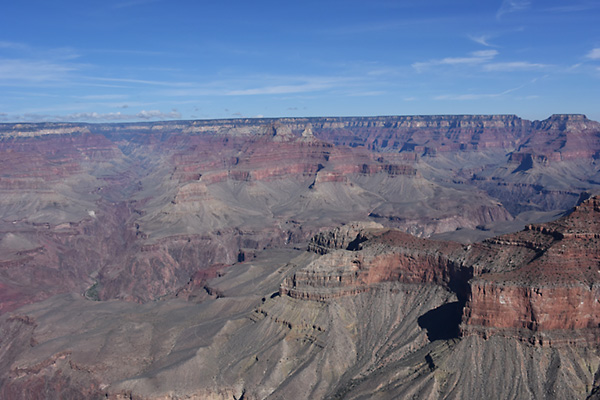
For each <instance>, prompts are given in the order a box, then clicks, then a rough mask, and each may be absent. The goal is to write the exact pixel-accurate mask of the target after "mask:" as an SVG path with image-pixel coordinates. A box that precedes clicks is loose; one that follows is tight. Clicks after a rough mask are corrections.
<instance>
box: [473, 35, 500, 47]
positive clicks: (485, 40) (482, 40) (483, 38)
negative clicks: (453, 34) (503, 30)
mask: <svg viewBox="0 0 600 400" xmlns="http://www.w3.org/2000/svg"><path fill="white" fill-rule="evenodd" d="M468 37H469V39H471V40H472V41H474V42H475V43H479V44H480V45H482V46H486V47H495V45H493V44H491V43H490V42H489V40H490V39H491V36H489V35H479V36H475V35H469V36H468Z"/></svg>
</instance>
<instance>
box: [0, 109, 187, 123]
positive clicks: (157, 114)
mask: <svg viewBox="0 0 600 400" xmlns="http://www.w3.org/2000/svg"><path fill="white" fill-rule="evenodd" d="M1 119H3V120H5V121H9V120H12V121H25V122H111V121H140V120H143V121H150V120H155V121H156V120H167V119H181V113H180V112H179V111H177V110H172V111H171V112H162V111H159V110H148V111H146V110H142V111H140V112H138V113H136V114H123V113H120V112H115V113H98V112H80V113H72V114H66V115H50V114H38V113H26V114H23V115H14V116H11V115H8V114H5V115H3V116H2V118H1Z"/></svg>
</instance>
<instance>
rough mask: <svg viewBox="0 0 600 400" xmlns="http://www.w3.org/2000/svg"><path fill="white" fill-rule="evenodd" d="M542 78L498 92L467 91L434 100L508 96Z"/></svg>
mask: <svg viewBox="0 0 600 400" xmlns="http://www.w3.org/2000/svg"><path fill="white" fill-rule="evenodd" d="M546 77H547V76H543V77H542V78H546ZM539 79H540V78H533V79H531V80H530V81H529V82H526V83H524V84H522V85H519V86H516V87H513V88H510V89H506V90H503V91H502V92H498V93H465V94H443V95H439V96H435V97H434V98H433V99H434V100H458V101H460V100H483V99H493V98H498V97H502V96H506V95H507V94H510V93H513V92H516V91H518V90H521V89H523V88H524V87H526V86H529V85H531V84H533V83H535V82H537V81H538V80H539Z"/></svg>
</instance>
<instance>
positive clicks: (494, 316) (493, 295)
mask: <svg viewBox="0 0 600 400" xmlns="http://www.w3.org/2000/svg"><path fill="white" fill-rule="evenodd" d="M309 250H311V251H314V252H316V253H319V254H324V255H323V256H321V258H318V259H317V260H315V261H313V262H312V263H311V264H310V265H308V266H307V267H306V268H304V269H302V270H300V271H297V272H296V273H295V274H294V275H292V276H291V277H289V278H287V279H286V280H285V281H284V282H283V284H282V285H281V288H280V294H282V295H288V296H291V297H293V298H297V299H305V300H317V301H325V300H327V299H329V298H334V297H339V296H347V295H353V294H357V293H361V292H364V291H368V290H372V289H374V288H376V287H377V284H378V283H380V282H386V281H394V282H404V283H411V284H436V285H442V286H445V287H447V288H448V289H450V290H453V291H455V292H456V294H457V296H458V299H459V300H461V299H462V301H465V302H466V304H465V307H464V310H463V320H462V324H461V334H462V335H463V336H468V335H480V336H482V337H484V338H487V337H489V336H493V335H502V336H508V337H514V338H518V339H520V340H524V341H529V342H532V343H537V344H542V345H546V344H553V345H558V344H562V343H565V342H568V343H590V342H591V343H594V344H597V343H600V329H599V327H600V303H599V299H600V198H598V197H593V198H591V199H588V200H585V201H583V202H582V203H581V204H580V205H579V206H577V207H576V208H575V209H574V210H573V212H572V213H570V214H569V215H568V216H566V217H563V218H561V219H559V220H557V221H555V222H552V223H547V224H543V225H530V226H528V227H527V228H526V229H525V230H524V231H522V232H519V233H515V234H509V235H504V236H501V237H498V238H494V239H489V240H487V241H485V242H483V243H479V244H473V245H469V246H462V245H459V244H456V243H452V242H441V241H431V240H425V239H418V238H415V237H412V236H410V235H407V234H404V233H401V232H398V231H393V230H389V229H383V228H381V227H376V226H361V225H357V224H351V225H348V226H346V227H342V228H338V229H336V230H333V231H330V232H324V233H321V234H319V235H317V236H315V237H314V238H313V239H312V240H311V242H310V244H309Z"/></svg>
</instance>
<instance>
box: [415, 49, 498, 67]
mask: <svg viewBox="0 0 600 400" xmlns="http://www.w3.org/2000/svg"><path fill="white" fill-rule="evenodd" d="M497 55H498V51H497V50H480V51H475V52H472V53H470V54H469V56H468V57H446V58H442V59H438V60H430V61H425V62H416V63H413V64H412V67H413V68H414V69H415V70H416V71H417V72H422V71H424V70H426V69H427V68H430V67H435V66H440V65H475V64H483V63H485V62H488V61H490V60H492V59H493V58H494V57H496V56H497Z"/></svg>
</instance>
